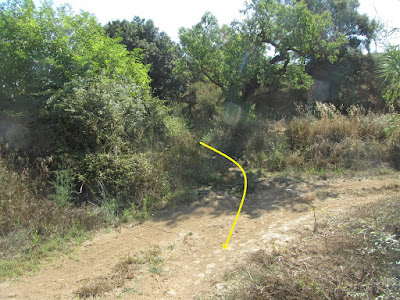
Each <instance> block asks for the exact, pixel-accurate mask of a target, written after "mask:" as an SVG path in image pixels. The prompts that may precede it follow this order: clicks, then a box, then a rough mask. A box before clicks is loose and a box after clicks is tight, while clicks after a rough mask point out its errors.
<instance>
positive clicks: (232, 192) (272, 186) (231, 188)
mask: <svg viewBox="0 0 400 300" xmlns="http://www.w3.org/2000/svg"><path fill="white" fill-rule="evenodd" d="M235 176H236V179H235V181H234V184H231V185H225V186H216V187H212V186H205V187H202V188H199V189H198V190H196V191H193V193H194V194H195V195H194V197H193V195H192V196H191V197H190V198H192V199H193V198H194V199H196V200H195V201H193V202H191V203H186V204H184V205H179V206H177V207H173V208H168V209H165V210H162V211H160V212H158V213H156V215H155V217H154V219H153V220H154V221H164V222H166V224H167V226H171V227H174V226H176V225H177V223H179V222H181V221H184V220H186V219H188V218H190V217H193V216H199V217H200V216H202V215H205V214H207V215H210V216H213V217H215V218H218V217H221V216H226V215H232V217H234V216H235V214H236V213H237V211H238V208H239V205H240V201H241V199H242V195H243V177H242V176H241V173H240V172H237V173H236V174H235ZM247 177H248V192H247V194H246V198H245V200H244V204H243V207H242V211H241V214H242V215H247V216H248V217H250V218H258V217H260V216H261V215H262V214H263V213H265V212H268V211H273V210H277V209H280V208H283V207H285V208H287V207H288V205H293V202H290V201H287V200H288V199H289V200H290V199H291V198H295V196H293V195H292V194H290V193H288V191H289V192H290V191H292V192H294V193H298V194H304V193H310V192H312V191H317V190H319V189H324V188H328V187H329V183H328V182H327V181H317V182H315V181H311V180H305V179H303V178H301V177H299V176H294V177H284V176H280V177H274V178H265V177H263V175H262V174H261V172H256V173H255V172H249V174H248V175H247Z"/></svg>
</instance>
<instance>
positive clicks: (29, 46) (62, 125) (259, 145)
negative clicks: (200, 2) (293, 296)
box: [0, 0, 400, 279]
mask: <svg viewBox="0 0 400 300" xmlns="http://www.w3.org/2000/svg"><path fill="white" fill-rule="evenodd" d="M358 4H359V3H358V1H356V0H349V1H338V0H321V1H311V0H307V1H294V0H293V1H274V0H253V1H250V3H248V4H247V5H246V7H245V9H244V12H243V13H244V16H243V21H240V22H239V21H238V22H234V23H232V24H229V25H220V24H218V20H217V19H216V18H215V17H214V16H213V15H212V14H211V13H205V14H204V16H203V17H202V19H201V20H200V21H199V23H198V24H196V25H195V26H193V27H192V28H181V30H180V43H178V44H176V43H174V42H173V41H171V39H170V38H169V37H168V35H166V34H165V33H164V32H161V31H160V30H159V29H158V28H157V27H155V25H154V23H153V22H152V21H151V20H147V21H146V20H144V19H141V18H139V17H135V18H134V19H133V20H132V21H126V20H124V21H114V22H110V23H109V24H107V25H106V26H104V27H102V26H101V25H100V23H99V22H98V21H97V20H96V18H95V17H94V16H93V15H91V14H90V13H87V12H81V13H79V14H75V13H73V12H72V10H71V8H70V7H68V6H63V7H59V8H57V9H56V8H54V7H53V6H52V5H51V3H49V2H44V3H43V4H42V5H41V6H39V7H36V6H35V5H34V3H33V1H31V0H23V1H16V0H9V1H7V2H5V3H2V4H0V39H1V43H0V65H1V67H0V143H1V148H0V154H1V157H0V232H1V236H0V259H1V266H2V268H1V269H2V270H5V271H4V272H3V271H2V273H0V278H3V279H4V278H8V277H12V276H16V275H20V274H22V273H23V272H24V270H32V269H35V267H34V266H35V265H37V264H36V263H35V262H37V261H40V260H41V259H44V258H46V257H47V256H48V255H49V253H53V251H54V250H60V251H61V249H62V248H63V247H64V246H63V245H65V243H66V242H70V241H74V240H75V241H78V242H79V241H80V240H82V239H84V237H85V236H86V237H87V233H88V232H90V231H91V230H94V229H99V228H101V227H103V226H111V225H118V224H120V223H121V222H131V221H144V220H146V219H147V218H148V216H149V214H150V213H151V212H152V211H155V210H159V209H161V208H164V207H167V206H171V207H173V206H174V205H177V204H179V203H181V202H184V201H189V200H190V199H193V197H195V192H193V191H195V190H196V189H197V188H199V187H200V186H204V185H217V186H226V185H230V184H232V183H233V182H234V181H235V178H233V177H232V176H231V175H230V173H229V165H227V163H226V161H224V160H223V159H220V158H218V157H213V156H212V155H211V154H210V153H209V152H207V151H206V150H205V149H202V147H201V146H200V145H199V142H200V141H202V142H205V143H207V144H209V145H211V146H213V147H215V148H217V149H219V150H220V151H222V152H224V153H226V154H228V155H229V156H231V157H233V158H234V159H235V160H237V161H239V162H240V163H241V164H242V165H243V166H244V167H245V169H246V170H248V172H249V173H252V174H253V175H254V176H257V175H255V174H259V173H257V171H261V173H262V172H264V173H266V172H287V173H288V172H303V173H313V174H318V175H321V176H329V175H330V174H336V175H339V176H340V175H342V174H346V173H349V174H351V173H352V172H363V171H371V170H374V172H375V171H376V172H378V173H379V172H380V171H382V172H384V170H389V169H392V170H399V169H400V133H399V130H398V126H399V118H398V115H397V112H398V109H399V102H398V100H399V89H400V85H399V82H400V81H399V78H400V71H399V70H400V50H399V47H398V46H390V47H388V49H387V50H386V52H384V53H370V45H371V42H372V41H373V40H374V39H376V38H377V37H378V36H379V35H380V34H382V30H383V28H382V26H381V25H380V24H378V23H377V22H376V21H375V20H370V19H369V18H368V17H367V16H366V15H361V14H360V13H359V12H358V11H357V8H358V6H359V5H358ZM271 49H272V50H274V51H272V52H273V53H274V54H273V55H272V54H271V53H272V52H271ZM256 99H257V101H256ZM260 102H261V103H260ZM265 108H267V109H265ZM188 199H189V200H188ZM260 255H261V254H260ZM261 256H262V255H261ZM262 259H264V258H262ZM32 262H34V263H32ZM3 266H4V268H3Z"/></svg>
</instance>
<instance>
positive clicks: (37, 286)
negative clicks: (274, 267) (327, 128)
mask: <svg viewBox="0 0 400 300" xmlns="http://www.w3.org/2000/svg"><path fill="white" fill-rule="evenodd" d="M399 190H400V185H399V178H398V177H397V178H395V177H391V178H385V179H370V180H362V181H360V180H354V179H353V180H346V181H345V182H344V181H343V180H337V181H323V180H321V181H311V180H310V181H303V180H301V179H297V180H296V179H287V178H274V179H264V180H263V181H261V182H258V183H257V188H256V190H255V191H254V192H253V193H250V194H249V195H248V196H247V197H246V200H245V204H244V206H243V210H242V213H241V215H240V217H239V220H238V222H237V225H236V227H235V231H234V233H233V235H232V237H231V240H230V243H229V244H230V247H229V248H228V249H227V250H223V249H222V243H223V242H225V240H226V238H227V235H228V233H229V230H230V227H231V225H232V222H233V219H234V216H235V213H236V210H237V208H238V205H239V203H238V202H239V201H240V199H238V198H239V197H234V196H230V195H227V194H225V193H223V192H221V191H217V192H212V191H211V190H205V191H204V192H203V195H199V198H202V200H199V201H198V202H197V203H193V204H191V205H188V206H185V207H180V208H179V209H178V210H175V211H174V212H172V211H170V212H168V211H167V212H164V213H163V214H162V215H159V216H157V217H155V218H154V220H152V221H149V222H146V223H144V224H141V225H139V226H135V227H131V228H129V227H124V228H121V229H120V230H117V231H113V232H110V233H102V234H99V235H98V236H96V237H95V238H94V239H93V240H91V241H88V242H86V243H85V244H83V245H82V246H80V247H79V248H78V249H76V251H75V252H74V253H73V254H72V255H69V256H68V257H64V258H62V259H60V260H58V261H57V262H55V263H53V264H51V265H49V266H46V267H45V268H44V269H42V270H41V271H40V272H39V273H38V274H36V275H34V276H26V277H23V278H21V279H19V280H15V281H9V282H4V283H1V284H0V299H77V296H76V294H74V293H75V292H76V291H77V290H78V289H79V288H81V287H82V286H85V284H87V283H88V282H89V281H90V280H92V279H93V278H99V277H104V276H108V274H110V272H112V270H114V271H115V266H116V265H117V264H118V262H119V261H120V260H121V257H124V256H125V257H126V256H127V255H134V254H135V253H138V252H139V251H140V250H145V249H148V248H149V247H150V246H159V247H160V248H161V249H162V257H163V258H164V261H163V263H162V271H160V272H157V271H156V272H150V271H145V272H141V273H140V275H138V276H135V277H134V278H132V279H131V280H125V281H124V282H123V284H121V285H119V286H115V288H114V289H113V290H112V291H110V292H107V293H105V294H104V295H103V296H102V298H103V299H117V298H118V299H192V298H195V299H196V298H201V296H202V295H206V294H207V293H210V292H213V291H215V289H216V288H218V279H219V278H220V276H221V275H223V273H224V271H225V270H226V269H228V268H229V267H231V266H232V265H233V264H234V263H235V261H238V260H241V259H242V258H243V256H244V255H245V254H247V253H249V252H253V251H257V250H258V249H271V247H272V245H273V244H286V243H290V240H291V239H293V238H296V235H297V232H298V229H299V228H310V229H311V230H312V228H313V222H314V213H313V210H312V209H310V208H311V206H310V204H312V206H313V207H314V208H315V211H316V213H317V216H318V214H320V213H321V212H337V211H341V210H346V209H348V208H349V207H352V206H357V205H362V204H363V203H366V202H371V201H377V200H380V199H385V198H387V197H392V196H393V195H396V194H398V192H399ZM296 194H297V195H296Z"/></svg>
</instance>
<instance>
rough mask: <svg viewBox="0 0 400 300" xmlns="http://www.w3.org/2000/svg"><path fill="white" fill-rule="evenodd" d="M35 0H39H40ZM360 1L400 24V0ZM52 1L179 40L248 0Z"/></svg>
mask: <svg viewBox="0 0 400 300" xmlns="http://www.w3.org/2000/svg"><path fill="white" fill-rule="evenodd" d="M34 1H35V3H40V0H34ZM359 1H360V8H359V11H360V12H361V13H366V14H367V15H369V16H370V17H372V18H377V19H379V20H381V21H382V22H383V23H384V24H386V25H388V26H389V28H400V18H399V17H398V15H399V12H400V0H359ZM1 2H4V0H1ZM53 3H54V5H55V6H60V5H62V4H63V3H70V4H71V5H72V7H73V9H74V10H75V11H76V12H79V10H81V9H82V10H85V11H89V12H91V13H93V14H94V15H95V16H96V17H97V19H98V20H99V21H100V22H101V23H102V24H106V23H107V22H109V21H112V20H123V19H127V20H132V19H133V17H135V16H139V17H140V18H144V19H146V20H148V19H151V20H153V22H154V24H155V26H156V27H158V28H160V30H161V31H165V32H166V33H167V34H168V35H169V36H170V37H171V38H172V39H173V40H174V41H176V42H177V41H179V38H178V30H179V28H180V27H192V26H193V25H195V24H196V23H198V22H199V21H200V19H201V17H202V16H203V14H204V13H205V12H206V11H210V12H212V13H213V14H214V15H215V16H216V17H217V19H218V21H219V23H220V24H229V23H230V22H231V21H233V20H234V19H238V18H240V16H241V14H240V10H241V9H243V8H244V7H245V0H199V1H198V0H197V1H189V0H113V1H102V0H53ZM389 38H390V39H389V42H390V43H392V44H400V33H397V34H396V35H391V36H390V37H389ZM379 48H381V46H379ZM372 50H374V49H372Z"/></svg>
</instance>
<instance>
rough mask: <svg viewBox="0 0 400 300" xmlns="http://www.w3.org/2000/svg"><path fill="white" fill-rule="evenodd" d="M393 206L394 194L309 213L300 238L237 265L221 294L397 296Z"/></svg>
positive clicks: (398, 250) (399, 252) (398, 248)
mask: <svg viewBox="0 0 400 300" xmlns="http://www.w3.org/2000/svg"><path fill="white" fill-rule="evenodd" d="M399 209H400V198H394V199H389V200H384V201H380V202H378V203H375V204H370V205H366V206H364V207H361V208H357V209H354V210H353V211H351V212H348V213H347V214H345V215H333V216H329V217H328V216H324V217H320V218H319V219H318V220H317V219H316V218H315V224H314V228H317V230H314V231H313V232H311V231H309V232H308V233H304V235H303V236H302V241H299V242H296V243H293V244H292V245H291V246H290V248H287V249H276V248H274V250H273V253H271V254H269V253H267V252H266V251H263V250H259V251H257V252H255V253H253V254H251V255H250V256H249V257H248V258H247V260H246V261H245V262H244V263H242V264H241V265H239V266H237V267H236V270H235V271H234V272H232V273H234V275H230V276H229V277H225V278H224V279H225V280H226V281H229V282H231V283H232V284H231V285H230V288H229V289H227V291H226V292H225V294H224V295H223V298H224V299H322V298H323V299H353V298H355V299H398V298H399V296H400V293H399V287H400V284H399V282H398V277H397V276H398V274H399V270H400V269H399V265H398V263H399V261H400V244H399V240H398V232H399V228H400V218H399ZM314 216H315V215H314ZM324 218H325V219H324ZM219 296H221V295H219Z"/></svg>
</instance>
